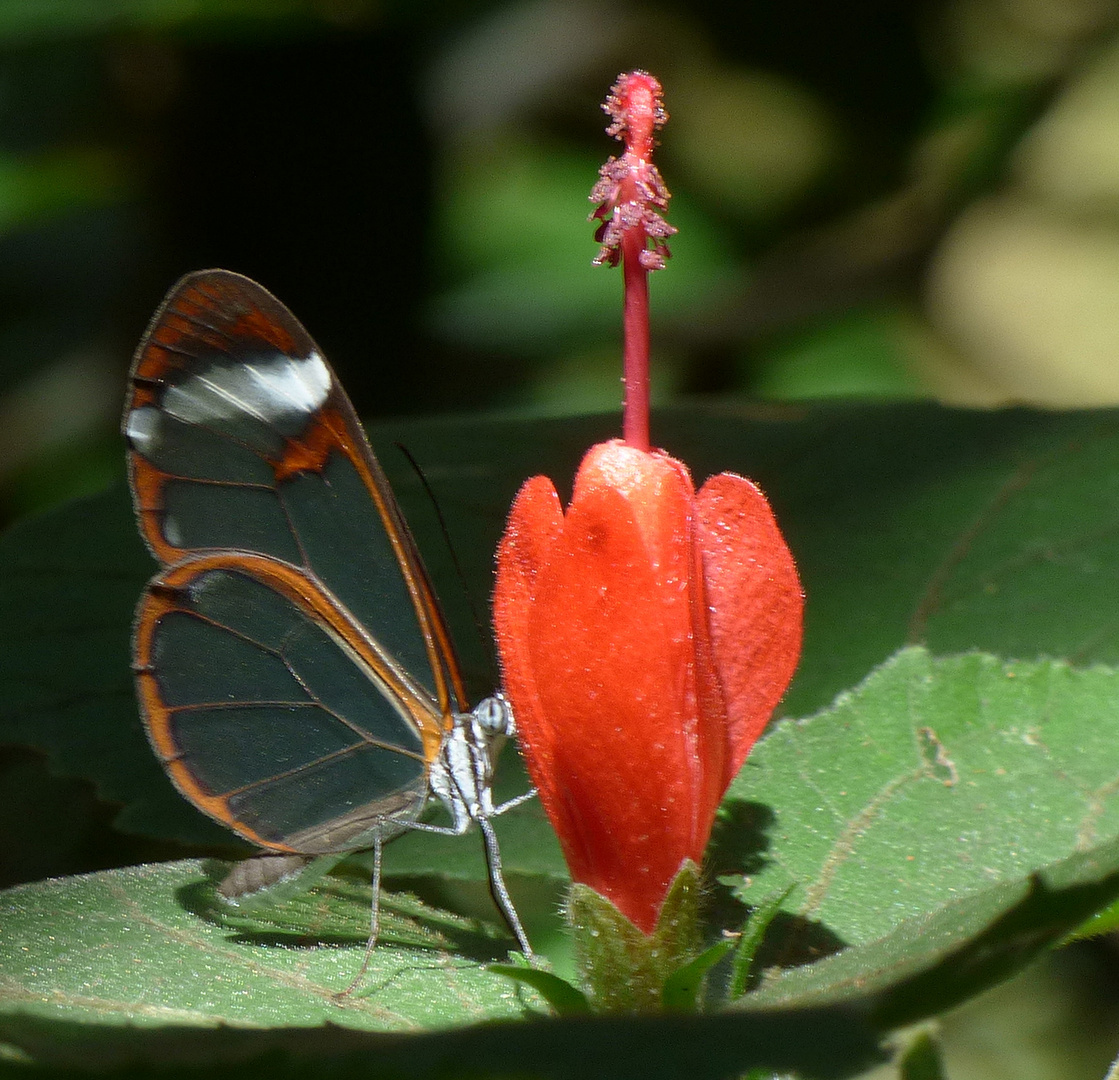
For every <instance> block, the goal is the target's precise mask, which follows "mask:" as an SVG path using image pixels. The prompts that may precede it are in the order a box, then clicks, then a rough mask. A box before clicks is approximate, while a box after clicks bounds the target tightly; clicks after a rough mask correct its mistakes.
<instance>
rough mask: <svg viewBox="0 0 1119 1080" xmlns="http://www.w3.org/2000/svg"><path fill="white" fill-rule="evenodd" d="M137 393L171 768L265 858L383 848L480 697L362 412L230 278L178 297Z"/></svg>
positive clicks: (150, 617) (135, 468)
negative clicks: (448, 735)
mask: <svg viewBox="0 0 1119 1080" xmlns="http://www.w3.org/2000/svg"><path fill="white" fill-rule="evenodd" d="M132 385H133V393H132V398H131V401H130V404H129V408H128V410H127V411H126V415H125V422H124V427H125V434H126V436H127V438H128V441H129V445H130V449H131V453H130V475H131V480H132V487H133V494H134V498H135V502H136V507H137V513H138V516H139V519H140V525H141V530H142V532H143V534H144V536H145V538H146V540H147V542H148V544H149V546H150V547H151V549H152V551H153V553H154V554H155V555H156V557H157V558H158V559H159V560H160V561H161V562H162V563H163V564H164V565H165V567H167V569H166V570H165V572H164V573H163V574H161V575H160V576H159V577H157V578H156V579H155V580H154V581H153V582H152V584H151V585H150V586H149V589H148V592H147V593H146V594H145V597H144V599H143V600H142V602H141V605H140V608H139V611H138V613H137V628H136V638H135V659H136V669H137V679H138V683H139V687H140V697H141V701H142V703H143V707H144V713H145V721H146V724H147V727H148V732H149V736H150V738H151V740H152V743H153V745H154V746H155V748H156V752H157V753H158V754H159V756H160V758H161V759H162V760H163V762H164V764H165V766H166V768H167V770H168V772H169V773H170V774H171V776H172V778H173V779H174V780H175V783H176V784H177V785H178V787H179V789H180V790H181V791H182V792H183V793H184V794H185V795H186V796H187V797H188V798H190V799H191V800H192V801H193V802H194V803H195V804H196V805H197V806H199V807H200V808H201V809H203V810H204V811H205V812H207V813H209V814H210V815H211V816H213V817H215V818H217V819H218V820H220V821H222V822H224V823H225V824H227V825H229V826H230V827H232V828H234V829H236V830H237V831H238V832H240V833H241V834H242V835H244V836H246V837H247V838H248V839H250V840H252V841H254V842H255V843H258V844H261V845H262V846H265V847H270V848H272V849H274V850H294V851H298V852H304V853H308V854H314V853H316V852H320V851H337V850H343V849H344V848H347V847H350V848H352V847H359V846H362V844H363V843H366V844H367V843H368V842H369V837H370V834H371V830H376V829H381V831H382V833H383V832H385V831H386V826H385V821H386V819H387V818H388V817H390V816H391V817H393V818H394V819H396V818H407V817H410V816H413V815H414V814H415V813H417V812H418V810H419V809H420V808H421V806H422V804H423V801H424V799H425V797H426V793H427V768H428V764H429V763H430V761H431V759H432V757H433V755H434V754H435V753H437V751H438V747H439V745H440V742H441V739H442V735H443V731H444V730H445V728H446V727H447V725H448V724H449V723H450V715H451V713H452V711H453V710H454V709H455V708H458V707H461V697H462V691H461V680H460V677H459V674H458V669H457V665H456V662H455V660H454V656H453V653H452V652H451V649H450V645H449V641H448V638H447V632H446V628H445V625H444V623H443V620H442V617H441V615H440V613H439V610H438V607H437V605H436V603H435V601H434V598H433V594H432V592H431V588H430V585H429V583H428V581H427V578H426V575H425V574H424V571H423V568H422V564H421V563H420V561H419V558H418V555H417V554H416V552H415V548H414V545H413V542H412V538H411V536H410V534H409V533H408V530H407V528H406V526H405V525H404V523H403V519H402V517H401V515H400V511H399V509H398V507H397V505H396V502H395V499H394V498H393V496H392V493H391V491H390V489H389V487H388V484H387V481H386V480H385V478H384V475H383V473H382V472H381V469H380V467H379V465H378V463H377V461H376V459H375V458H374V456H373V453H372V451H371V450H370V448H369V445H368V443H367V441H366V439H365V436H364V433H363V432H362V430H361V427H360V425H359V424H358V421H357V419H356V417H355V415H354V412H353V409H352V407H351V405H350V403H349V401H348V399H347V398H346V396H345V393H344V392H343V391H342V389H341V387H340V385H339V383H338V381H337V379H336V377H335V376H334V373H333V372H332V371H331V369H330V367H329V365H328V364H327V363H326V361H325V359H324V358H323V357H322V355H321V353H320V352H319V351H318V349H317V348H316V346H315V344H314V342H313V341H312V340H311V338H310V337H309V336H308V335H307V333H306V331H305V330H304V329H303V328H302V326H300V324H299V323H298V321H297V320H296V319H295V318H294V316H292V315H291V314H290V313H289V312H288V311H287V309H286V308H285V307H283V305H282V304H280V303H279V302H278V301H277V300H275V299H274V298H273V297H272V296H271V295H270V294H269V293H268V292H266V291H265V290H264V289H262V288H261V287H260V286H258V285H256V284H255V283H253V282H251V281H249V280H248V279H246V278H242V277H240V276H238V275H235V274H230V273H228V272H225V271H204V272H202V273H200V274H194V275H191V276H189V277H187V278H184V279H183V280H182V281H181V282H180V283H179V284H178V285H176V286H175V288H174V289H172V291H171V292H170V293H169V295H168V298H167V299H166V301H165V302H164V305H163V307H162V308H161V309H160V310H159V312H158V313H157V314H156V317H155V319H154V321H153V323H152V325H151V327H150V329H149V331H148V334H147V336H146V337H145V339H144V341H143V343H142V344H141V346H140V350H139V352H138V354H137V358H136V362H135V365H134V368H133V376H132ZM371 627H372V628H375V630H371V629H370V628H371ZM389 831H391V830H389Z"/></svg>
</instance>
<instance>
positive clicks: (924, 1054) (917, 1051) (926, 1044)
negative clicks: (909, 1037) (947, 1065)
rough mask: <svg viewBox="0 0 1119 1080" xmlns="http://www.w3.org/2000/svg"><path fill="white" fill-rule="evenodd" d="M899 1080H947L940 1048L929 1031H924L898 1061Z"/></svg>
mask: <svg viewBox="0 0 1119 1080" xmlns="http://www.w3.org/2000/svg"><path fill="white" fill-rule="evenodd" d="M898 1073H899V1080H947V1077H946V1076H945V1075H944V1066H943V1064H942V1063H941V1060H940V1050H939V1048H938V1047H937V1045H936V1042H935V1041H934V1040H933V1037H932V1036H931V1035H930V1034H929V1033H928V1032H927V1031H922V1032H921V1033H920V1034H919V1035H918V1036H917V1037H916V1038H915V1039H914V1040H913V1041H912V1042H911V1043H910V1044H909V1045H908V1046H907V1047H906V1048H905V1051H904V1053H903V1054H902V1056H901V1058H900V1060H899V1061H898Z"/></svg>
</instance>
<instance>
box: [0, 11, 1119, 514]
mask: <svg viewBox="0 0 1119 1080" xmlns="http://www.w3.org/2000/svg"><path fill="white" fill-rule="evenodd" d="M1117 18H1119V12H1117V6H1116V4H1115V3H1114V0H1031V2H1027V0H1015V2H996V0H953V2H950V3H949V2H947V0H940V2H934V3H928V4H925V5H920V6H915V5H909V4H906V3H904V2H902V0H862V2H861V3H857V4H853V5H842V6H841V7H835V8H833V7H832V6H830V5H818V4H813V3H811V2H810V0H795V2H792V3H784V4H775V3H771V2H765V3H756V4H750V5H721V4H716V3H714V2H704V3H699V4H695V3H689V4H685V3H683V0H674V2H673V0H669V2H666V3H661V4H658V5H656V6H655V7H654V6H652V5H650V4H645V3H640V2H629V3H626V2H621V3H606V2H605V0H520V2H512V3H509V2H505V3H499V2H494V0H460V2H458V3H454V4H451V3H435V2H428V3H423V4H403V3H374V2H373V0H96V2H91V3H82V4H75V3H72V2H69V0H0V395H3V396H2V397H0V514H2V515H3V516H4V517H8V518H10V517H12V516H14V515H18V514H19V513H22V512H24V511H26V510H28V509H31V508H34V507H35V506H41V505H45V504H49V503H52V502H55V501H57V500H58V499H60V498H62V497H64V496H65V495H66V494H68V493H70V492H72V491H73V490H81V489H83V488H92V487H96V486H98V485H99V484H100V483H103V482H104V479H105V477H106V476H107V475H110V474H111V473H112V471H113V470H114V469H115V467H116V465H115V463H116V458H117V445H116V443H115V440H114V437H113V426H114V420H115V416H116V414H117V409H118V401H119V397H120V380H121V377H122V375H123V373H124V370H125V366H126V363H127V358H128V356H129V354H130V352H131V350H132V348H133V347H134V343H135V341H136V340H137V339H138V337H139V335H140V332H141V330H142V328H143V325H144V323H145V321H146V319H147V317H148V315H149V313H150V312H151V311H152V310H153V309H154V307H155V305H156V303H157V302H158V300H159V297H160V296H161V295H162V293H163V291H164V290H165V289H166V288H167V287H168V286H169V285H170V284H171V282H172V281H173V280H174V279H175V278H176V277H178V276H179V275H180V274H181V273H183V272H185V271H187V270H190V269H195V268H198V267H201V266H204V265H222V266H228V267H230V268H232V269H236V270H240V271H243V272H245V273H248V274H250V275H252V276H254V277H256V278H258V279H259V280H261V281H263V282H264V283H265V284H266V285H268V286H269V287H270V288H271V289H273V290H274V291H276V292H277V293H278V294H279V295H280V297H281V298H282V299H284V300H285V301H286V302H287V303H288V304H289V305H290V306H291V307H292V308H293V309H294V310H295V311H296V312H298V313H299V314H300V316H301V317H302V318H303V319H304V320H305V322H306V323H307V324H308V326H309V328H310V329H311V331H312V333H313V334H315V336H316V337H317V338H318V339H319V340H320V342H321V343H322V344H323V346H324V348H325V349H326V351H327V352H328V354H329V355H330V356H331V357H332V358H333V359H334V361H335V363H336V365H337V366H338V367H339V368H340V370H341V371H342V373H343V377H344V379H345V381H346V383H347V385H348V387H349V388H350V390H351V393H352V394H353V396H354V397H355V399H356V401H357V403H358V407H359V410H360V411H362V412H363V413H364V414H366V415H393V414H403V413H419V412H433V411H434V412H440V411H456V410H468V409H469V410H477V409H492V408H504V409H508V408H515V409H517V410H521V411H528V412H536V413H550V414H556V413H576V412H583V411H588V410H594V409H602V410H610V409H613V408H614V407H615V406H616V404H617V398H618V385H617V371H616V357H617V353H618V340H619V329H618V319H617V301H618V297H619V294H620V289H621V284H620V275H618V274H616V273H613V274H612V273H610V272H609V271H607V270H592V269H591V268H590V266H589V262H590V258H591V257H592V256H593V254H594V245H593V242H592V240H591V231H592V230H591V228H590V226H589V225H588V224H587V222H586V221H585V216H586V213H587V211H588V210H589V209H590V207H589V205H588V203H587V202H586V196H587V194H588V192H589V191H590V188H591V185H592V184H593V182H594V179H595V175H596V170H597V167H598V164H599V163H600V162H601V161H602V160H603V159H604V158H605V156H606V155H607V154H609V153H610V152H612V149H613V144H612V143H611V141H610V140H609V139H607V138H606V136H605V135H604V134H603V131H602V127H603V118H602V116H601V114H600V113H599V111H598V104H599V102H600V101H601V99H602V97H603V95H604V93H605V90H606V88H607V87H608V86H609V84H610V82H611V81H612V79H613V78H614V76H615V75H616V74H617V72H618V71H619V70H621V69H622V68H625V67H632V66H645V67H648V68H650V69H652V70H654V71H655V72H656V73H657V74H658V75H659V76H660V77H661V79H662V81H663V82H664V84H665V86H666V89H667V99H668V106H669V111H670V113H672V114H673V119H672V121H671V122H670V124H669V125H668V127H667V128H666V130H665V131H664V133H663V146H662V149H661V154H660V158H661V165H662V170H663V172H664V173H665V176H666V178H667V180H668V183H669V186H670V187H671V188H673V190H674V191H675V192H676V195H677V198H676V201H675V203H674V205H673V208H672V220H673V221H674V222H675V224H677V225H678V226H679V228H680V230H681V232H680V234H679V236H678V237H677V238H676V243H675V244H674V250H675V257H674V259H673V261H672V263H671V264H670V269H669V270H667V271H666V272H664V273H662V274H659V275H657V276H656V278H655V279H654V282H653V296H654V312H655V319H656V325H655V327H654V341H655V348H656V351H657V373H656V376H655V377H656V379H657V386H658V395H659V398H660V400H662V401H668V400H671V399H673V398H674V397H676V396H678V395H680V394H694V393H712V392H737V393H742V394H747V395H753V396H759V395H760V396H769V397H783V398H789V397H794V398H796V397H815V396H821V395H830V396H834V395H850V394H860V395H866V394H870V395H877V396H893V397H897V396H903V397H912V396H922V395H932V396H938V397H940V398H942V399H944V400H948V401H952V402H957V403H992V402H1001V401H1006V400H1013V399H1025V400H1031V401H1035V402H1042V403H1085V402H1096V403H1102V402H1105V401H1106V402H1111V401H1115V400H1119V376H1117V375H1116V374H1115V371H1114V370H1112V369H1114V368H1115V365H1114V364H1111V363H1109V360H1110V357H1111V356H1112V355H1113V353H1114V349H1113V345H1114V343H1115V342H1117V341H1119V322H1117V317H1116V315H1115V312H1114V310H1113V309H1114V305H1113V304H1112V303H1111V302H1110V301H1111V297H1112V296H1113V295H1114V288H1113V286H1114V285H1119V213H1117V211H1119V198H1117V197H1116V196H1117V195H1119V186H1117V185H1119V180H1117V179H1116V178H1117V177H1119V123H1112V122H1111V121H1112V118H1113V117H1114V115H1115V113H1116V111H1117V110H1119V106H1116V105H1115V104H1114V102H1116V101H1119V92H1117V91H1119V85H1117V84H1119V63H1117V62H1116V61H1115V59H1114V58H1113V57H1114V55H1115V54H1114V51H1113V48H1112V46H1111V45H1110V39H1111V35H1112V34H1113V33H1114V30H1115V26H1116V22H1117ZM1093 283H1094V284H1093ZM1035 324H1036V325H1035Z"/></svg>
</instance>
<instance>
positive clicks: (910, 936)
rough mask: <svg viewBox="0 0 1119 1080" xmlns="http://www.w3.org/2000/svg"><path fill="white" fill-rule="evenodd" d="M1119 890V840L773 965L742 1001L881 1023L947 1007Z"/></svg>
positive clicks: (1033, 953) (1006, 972)
mask: <svg viewBox="0 0 1119 1080" xmlns="http://www.w3.org/2000/svg"><path fill="white" fill-rule="evenodd" d="M1117 893H1119V841H1116V840H1112V841H1110V842H1109V843H1106V844H1102V845H1100V846H1099V847H1098V848H1094V849H1092V850H1091V851H1088V852H1084V853H1082V854H1076V855H1073V856H1070V857H1069V858H1067V859H1064V860H1061V861H1060V862H1057V863H1054V864H1053V865H1052V866H1049V867H1046V868H1045V869H1044V870H1041V871H1039V872H1038V873H1036V874H1033V875H1031V876H1030V877H1029V879H1027V880H1025V881H1017V882H1007V883H1004V884H1002V885H995V886H991V887H990V888H988V889H985V890H983V891H981V892H977V893H974V894H972V895H971V896H968V897H965V898H963V899H960V900H956V901H953V902H951V903H948V904H945V905H944V906H943V907H941V908H940V909H938V910H937V911H935V912H933V913H931V914H930V915H928V916H925V917H922V918H914V919H909V920H907V921H905V922H903V923H901V924H899V925H898V926H897V927H896V928H895V929H894V930H893V931H892V932H890V933H888V934H886V935H884V936H883V937H881V938H878V939H876V940H874V941H870V942H867V943H865V944H863V945H856V946H853V947H852V948H849V949H845V950H843V951H842V952H839V953H836V954H835V955H833V956H828V957H826V958H825V959H823V960H820V961H818V962H817V963H814V964H810V965H807V966H805V967H798V968H790V969H787V970H784V971H780V972H778V973H774V974H773V975H772V977H771V978H769V979H767V980H766V981H765V982H764V983H763V984H762V986H761V987H760V988H759V989H758V990H756V991H754V992H753V993H750V994H747V995H746V996H745V997H743V998H741V999H740V1000H739V1002H738V1003H737V1006H736V1007H738V1008H744V1009H752V1008H762V1009H770V1008H779V1007H799V1008H805V1007H811V1006H822V1005H825V1004H829V1005H830V1004H837V1003H840V1002H847V1003H855V1002H857V1003H858V1004H859V1009H860V1012H862V1013H864V1014H865V1015H867V1016H868V1017H869V1018H870V1019H871V1020H872V1021H873V1022H874V1023H875V1024H877V1025H879V1026H880V1027H882V1028H894V1027H901V1026H904V1025H906V1024H911V1023H913V1022H915V1021H917V1020H922V1019H925V1018H927V1017H930V1016H933V1015H936V1014H938V1013H941V1012H944V1011H945V1010H947V1009H949V1008H952V1007H953V1006H955V1005H958V1004H960V1003H961V1002H963V1001H966V1000H967V999H968V998H971V997H974V996H975V995H976V994H978V993H980V992H982V991H983V990H985V989H988V988H989V987H991V986H993V985H995V984H996V983H998V982H1001V981H1002V980H1004V979H1006V978H1008V977H1009V976H1011V975H1012V974H1014V973H1015V972H1016V971H1018V970H1020V969H1021V968H1023V967H1025V966H1026V965H1027V964H1028V963H1029V962H1030V961H1031V960H1033V959H1035V958H1036V957H1037V956H1038V955H1039V954H1040V953H1041V952H1043V951H1045V950H1046V949H1048V948H1049V947H1050V946H1051V945H1053V944H1055V943H1057V942H1059V941H1060V940H1062V938H1063V937H1064V936H1065V935H1067V934H1068V932H1069V930H1071V929H1072V928H1073V927H1074V926H1076V925H1077V924H1078V923H1079V922H1080V921H1082V920H1083V919H1084V918H1085V917H1086V916H1087V915H1088V914H1089V913H1090V912H1092V911H1094V910H1096V909H1097V908H1099V907H1100V906H1101V905H1102V904H1104V903H1106V902H1107V901H1108V900H1109V899H1110V898H1112V897H1114V896H1115V895H1116V894H1117Z"/></svg>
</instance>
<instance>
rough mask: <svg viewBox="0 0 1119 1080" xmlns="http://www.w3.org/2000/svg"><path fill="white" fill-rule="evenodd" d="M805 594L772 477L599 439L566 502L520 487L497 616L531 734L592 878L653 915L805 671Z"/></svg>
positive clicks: (541, 781)
mask: <svg viewBox="0 0 1119 1080" xmlns="http://www.w3.org/2000/svg"><path fill="white" fill-rule="evenodd" d="M802 605H803V597H802V594H801V589H800V583H799V581H798V579H797V574H796V568H795V566H794V564H793V560H792V556H791V555H790V553H789V550H788V548H787V546H786V545H785V541H784V539H783V538H782V536H781V533H780V532H779V531H778V528H777V525H776V522H775V521H774V518H773V514H772V511H771V510H770V508H769V504H768V503H767V502H766V499H765V496H763V495H762V493H761V492H760V491H759V490H758V489H757V488H756V487H755V486H754V485H753V484H752V483H750V481H748V480H745V479H743V478H742V477H741V476H735V475H733V474H731V473H723V474H721V475H719V476H716V477H713V478H712V479H710V480H708V481H707V483H706V484H704V485H703V487H702V488H701V489H700V491H699V492H698V493H697V492H695V490H694V488H693V485H692V480H691V477H690V475H689V474H688V470H687V469H686V467H685V466H684V465H683V464H682V463H680V462H679V461H676V460H675V459H673V458H671V457H669V456H668V455H667V454H665V453H663V452H661V451H656V450H654V451H646V450H642V449H637V448H634V447H631V446H627V445H625V444H624V443H621V442H608V443H603V444H601V445H599V446H595V447H592V449H591V450H590V451H589V452H588V454H587V456H586V458H585V459H584V460H583V464H582V466H581V467H580V469H579V474H578V476H577V477H576V481H575V491H574V494H573V497H572V500H571V505H570V506H569V507H568V509H567V512H566V513H564V511H563V509H562V507H561V505H560V501H559V497H558V496H557V494H556V491H555V488H554V487H553V486H552V483H551V481H550V480H548V479H547V477H543V476H537V477H534V478H533V479H531V480H529V481H528V482H527V483H526V484H525V485H524V487H523V488H522V489H521V492H520V494H519V495H518V497H517V500H516V502H515V503H514V505H513V509H512V512H511V513H510V516H509V522H508V525H507V527H506V531H505V535H504V538H503V539H502V542H501V546H500V548H499V550H498V567H497V590H496V594H495V598H494V622H495V627H496V631H497V641H498V647H499V651H500V654H501V663H502V669H503V674H504V681H505V689H506V692H507V693H508V695H509V697H510V699H511V701H512V704H513V710H514V713H515V715H516V717H517V730H518V733H519V737H520V742H521V748H522V752H523V754H524V757H525V760H526V762H527V765H528V770H529V773H530V774H531V776H532V779H533V782H534V783H535V784H536V786H537V788H538V789H539V791H540V799H541V802H542V803H543V806H544V809H545V811H546V812H547V814H548V816H549V818H550V819H551V821H552V824H553V826H554V827H555V830H556V833H557V834H558V836H559V839H560V843H561V845H562V847H563V851H564V855H565V857H566V859H567V863H568V866H569V868H570V870H571V874H572V877H573V878H574V880H576V881H580V882H583V883H584V884H586V885H589V886H590V887H591V888H593V889H594V890H596V891H597V892H599V893H601V894H602V895H604V896H606V897H608V898H609V899H610V900H612V901H613V903H614V904H615V905H616V906H617V907H618V908H619V909H620V910H621V911H622V912H623V913H624V914H625V915H626V916H627V917H628V918H629V919H630V920H631V921H632V922H633V923H634V924H635V925H636V926H637V927H639V928H640V929H641V930H642V931H643V932H644V933H646V934H650V933H652V931H653V929H654V927H655V925H656V921H657V916H658V913H659V911H660V908H661V904H662V902H663V900H664V897H665V894H666V892H667V890H668V887H669V885H670V883H671V882H672V880H673V878H674V877H675V876H676V874H677V872H678V871H679V870H680V867H681V864H682V863H683V862H684V860H685V859H691V860H693V861H695V862H696V863H699V862H700V861H701V860H702V857H703V851H704V848H705V847H706V844H707V840H708V836H709V835H710V832H711V826H712V824H713V822H714V818H715V812H716V809H717V807H718V805H719V801H720V799H721V798H722V796H723V793H724V792H725V791H726V788H727V785H728V784H729V783H730V781H731V778H732V777H733V776H734V775H735V773H736V772H737V771H738V769H739V768H740V767H741V766H742V763H743V761H745V759H746V755H747V754H748V753H749V751H750V748H751V747H752V746H753V744H754V742H755V741H756V739H757V738H758V736H759V735H760V734H761V731H762V729H763V728H764V727H765V724H766V722H767V721H768V719H769V716H770V713H771V712H772V711H773V708H774V706H775V705H776V704H777V702H778V700H779V699H780V697H781V695H782V694H783V693H784V691H785V688H786V686H787V685H788V683H789V680H790V679H791V678H792V674H793V670H794V668H795V667H796V662H797V657H798V654H799V651H800V637H801V612H802Z"/></svg>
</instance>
